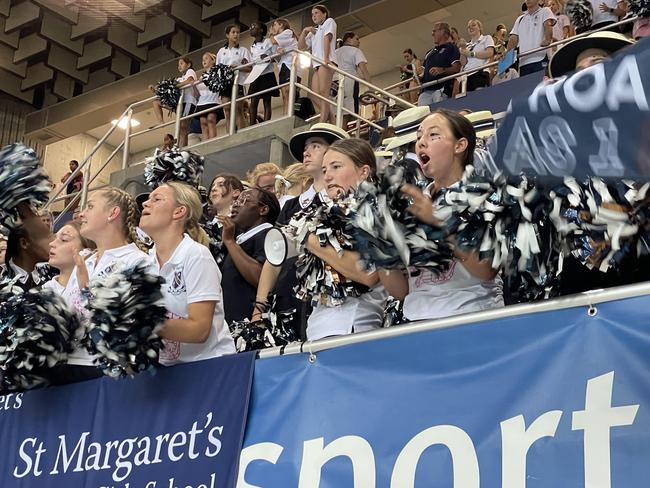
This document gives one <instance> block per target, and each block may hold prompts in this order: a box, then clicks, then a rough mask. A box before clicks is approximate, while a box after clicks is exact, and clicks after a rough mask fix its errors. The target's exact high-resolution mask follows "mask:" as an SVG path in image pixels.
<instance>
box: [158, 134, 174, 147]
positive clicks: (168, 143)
mask: <svg viewBox="0 0 650 488" xmlns="http://www.w3.org/2000/svg"><path fill="white" fill-rule="evenodd" d="M175 145H176V139H175V138H174V136H173V135H172V134H165V137H163V145H162V146H161V147H160V150H161V151H169V150H170V149H172V148H173V147H174V146H175Z"/></svg>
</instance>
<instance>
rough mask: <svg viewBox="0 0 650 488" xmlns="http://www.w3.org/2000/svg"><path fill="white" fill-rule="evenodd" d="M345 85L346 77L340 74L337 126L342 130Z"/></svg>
mask: <svg viewBox="0 0 650 488" xmlns="http://www.w3.org/2000/svg"><path fill="white" fill-rule="evenodd" d="M348 81H352V80H348ZM345 83H346V81H345V76H344V75H343V74H341V73H339V91H338V92H337V93H336V126H337V127H341V128H343V99H344V98H345Z"/></svg>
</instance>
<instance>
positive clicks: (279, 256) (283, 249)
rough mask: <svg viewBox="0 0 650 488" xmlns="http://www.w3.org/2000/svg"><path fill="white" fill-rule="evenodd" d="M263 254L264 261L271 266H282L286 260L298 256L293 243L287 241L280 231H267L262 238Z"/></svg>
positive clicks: (275, 228)
mask: <svg viewBox="0 0 650 488" xmlns="http://www.w3.org/2000/svg"><path fill="white" fill-rule="evenodd" d="M264 253H265V254H266V260H267V261H268V262H269V263H271V264H272V265H273V266H282V263H284V262H285V261H286V260H287V259H288V258H292V257H294V256H297V255H298V250H297V249H296V245H295V244H294V243H293V242H290V241H289V239H287V236H285V235H284V232H282V230H281V229H279V228H278V227H273V228H272V229H269V231H268V232H267V233H266V237H265V238H264Z"/></svg>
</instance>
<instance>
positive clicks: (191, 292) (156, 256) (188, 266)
mask: <svg viewBox="0 0 650 488" xmlns="http://www.w3.org/2000/svg"><path fill="white" fill-rule="evenodd" d="M201 215H202V208H201V200H200V198H199V194H198V192H197V191H196V190H195V189H194V188H192V187H190V186H189V185H186V184H184V183H179V182H176V181H174V182H167V183H165V184H163V185H161V186H159V187H158V188H156V189H155V190H154V191H152V192H151V194H150V195H149V199H148V200H147V201H146V202H145V203H144V206H143V210H142V217H141V218H140V227H141V228H142V230H144V231H145V232H146V233H147V235H149V236H150V237H151V239H153V242H154V246H153V248H152V249H151V251H149V256H150V258H151V263H152V271H154V272H155V273H157V274H160V276H162V277H163V278H164V279H165V285H164V286H163V287H162V293H163V297H164V298H165V307H166V308H167V312H168V315H167V317H168V318H167V320H166V321H165V324H164V326H163V328H162V329H161V330H160V332H159V335H160V336H161V337H162V338H163V344H164V348H163V349H162V350H161V352H160V362H161V364H163V365H165V366H170V365H173V364H178V363H187V362H194V361H200V360H203V359H210V358H215V357H219V356H222V355H224V354H233V353H234V352H235V344H234V342H233V340H232V337H231V336H230V331H229V330H228V328H227V326H226V324H225V323H224V310H223V308H224V301H223V297H222V291H221V272H220V271H219V268H218V267H217V263H216V262H215V261H214V259H213V258H212V255H211V254H210V251H209V250H208V248H207V245H208V237H207V235H206V234H205V232H204V231H203V229H202V228H201V227H200V226H199V220H200V218H201Z"/></svg>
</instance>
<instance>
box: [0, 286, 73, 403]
mask: <svg viewBox="0 0 650 488" xmlns="http://www.w3.org/2000/svg"><path fill="white" fill-rule="evenodd" d="M81 331H82V329H81V325H80V322H79V317H78V316H77V315H76V314H75V313H74V312H73V311H72V310H71V309H70V308H69V307H68V305H67V304H66V303H65V301H64V300H63V299H62V298H61V297H60V296H59V295H57V294H56V293H55V292H54V291H52V290H49V289H45V290H40V291H35V290H34V291H28V292H25V293H23V292H22V291H19V290H16V289H15V288H14V289H13V290H12V289H5V290H3V292H2V293H1V294H0V365H2V366H0V385H1V386H0V388H1V389H2V391H19V390H29V389H32V388H37V387H39V386H45V385H47V383H48V380H47V370H48V369H49V368H52V367H54V366H56V365H57V364H60V363H63V362H65V361H66V360H67V357H68V354H69V353H70V352H71V351H72V348H73V347H72V344H73V341H74V340H75V338H76V336H77V335H78V334H79V333H80V332H81Z"/></svg>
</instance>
